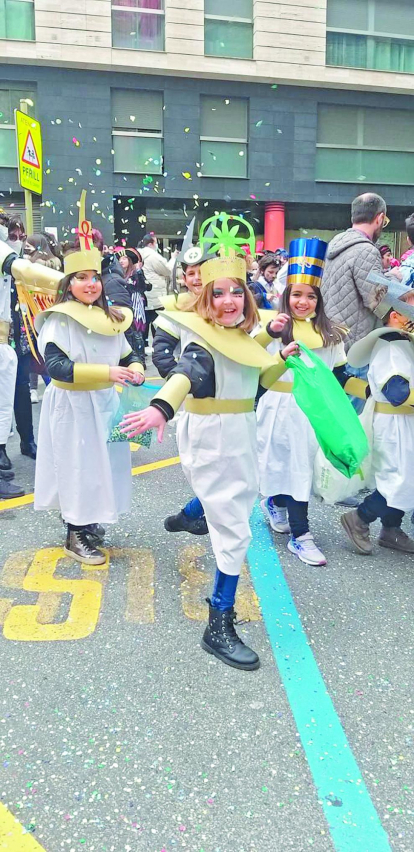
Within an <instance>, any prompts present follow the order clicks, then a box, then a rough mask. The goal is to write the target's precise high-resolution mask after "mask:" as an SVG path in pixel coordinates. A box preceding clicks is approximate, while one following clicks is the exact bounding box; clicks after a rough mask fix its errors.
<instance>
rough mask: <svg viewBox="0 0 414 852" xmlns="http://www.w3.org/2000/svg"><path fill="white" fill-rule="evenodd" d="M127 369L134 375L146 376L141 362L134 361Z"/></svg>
mask: <svg viewBox="0 0 414 852" xmlns="http://www.w3.org/2000/svg"><path fill="white" fill-rule="evenodd" d="M127 369H128V370H132V372H133V373H141V376H143V375H144V368H143V366H142V364H141V362H140V361H133V362H132V364H130V365H129V367H128V368H127Z"/></svg>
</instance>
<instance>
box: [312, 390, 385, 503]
mask: <svg viewBox="0 0 414 852" xmlns="http://www.w3.org/2000/svg"><path fill="white" fill-rule="evenodd" d="M374 409H375V400H374V399H373V397H372V396H370V397H369V398H368V400H367V402H366V403H365V406H364V410H363V412H362V414H360V416H359V420H360V423H361V425H362V427H363V429H364V432H365V434H366V436H367V439H368V443H369V446H370V451H369V453H368V455H367V456H366V458H365V459H364V461H363V462H362V464H361V467H360V469H359V470H358V471H357V473H356V474H355V475H354V476H353V477H352V478H351V479H347V477H346V476H344V475H343V474H342V473H341V472H340V471H339V470H336V468H334V467H333V465H332V464H331V463H330V462H329V461H328V460H327V459H326V458H325V456H324V454H323V452H322V450H321V448H320V447H319V449H318V452H317V453H316V458H315V465H314V469H313V483H312V491H313V493H314V494H315V495H316V497H321V498H322V499H323V500H324V501H325V503H328V504H329V505H331V506H332V505H333V504H334V503H338V502H339V501H340V500H347V499H348V497H355V496H356V494H358V491H360V490H361V488H371V487H372V486H373V482H372V442H373V420H374Z"/></svg>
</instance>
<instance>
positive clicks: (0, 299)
mask: <svg viewBox="0 0 414 852" xmlns="http://www.w3.org/2000/svg"><path fill="white" fill-rule="evenodd" d="M7 225H8V217H7V215H6V214H2V216H1V219H0V239H2V240H3V241H6V240H7V237H8V230H7ZM11 281H12V279H11V275H1V274H0V499H1V500H5V499H10V498H12V497H21V496H22V495H23V494H24V490H23V488H19V487H18V486H17V485H15V484H14V483H13V482H11V481H10V480H12V479H13V478H14V473H13V470H12V463H11V461H10V459H9V457H8V455H7V451H6V444H7V439H8V437H9V434H10V429H11V425H12V417H13V401H14V391H15V385H16V373H17V357H16V353H15V351H14V349H13V348H12V347H11V346H10V345H9V330H10V322H11V313H10V297H11Z"/></svg>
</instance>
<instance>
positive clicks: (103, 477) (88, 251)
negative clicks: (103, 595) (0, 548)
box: [35, 199, 144, 565]
mask: <svg viewBox="0 0 414 852" xmlns="http://www.w3.org/2000/svg"><path fill="white" fill-rule="evenodd" d="M83 205H84V199H83ZM86 233H91V228H90V223H89V222H86V221H85V219H84V213H83V216H82V204H81V222H80V227H79V234H80V237H81V245H82V244H83V248H82V249H81V250H80V251H76V252H73V253H71V254H68V255H67V256H66V257H65V265H64V271H65V277H64V278H63V279H62V280H61V282H60V287H59V295H58V298H57V299H56V301H55V304H54V305H53V307H51V308H49V309H48V310H46V311H43V312H42V313H40V314H38V315H37V317H36V319H35V327H36V331H37V332H38V333H39V338H38V347H39V352H40V354H41V355H42V357H43V358H44V360H45V363H46V367H47V370H48V373H49V375H50V376H51V379H52V381H51V383H50V385H48V387H47V389H46V391H45V395H44V398H43V404H42V411H41V417H40V424H39V437H38V455H37V465H36V479H35V509H37V510H49V509H59V511H60V512H61V515H62V518H63V520H64V521H65V522H66V524H67V527H68V528H67V537H66V546H65V552H66V553H67V554H68V555H70V556H72V557H74V558H75V559H77V560H79V561H81V562H85V563H87V564H91V565H99V564H102V563H103V562H104V561H105V556H104V554H103V553H102V552H101V551H100V550H97V549H96V548H95V547H94V546H93V544H92V541H91V538H90V536H91V532H92V531H91V526H94V525H96V524H106V523H115V522H116V521H117V520H118V515H119V514H122V513H125V512H128V511H129V507H130V497H131V461H130V449H129V444H128V443H108V438H109V435H110V431H111V427H112V421H113V418H114V416H115V414H116V411H117V409H118V405H119V398H118V394H117V392H116V390H115V387H114V383H115V382H117V383H119V384H125V383H126V382H127V381H129V382H134V383H135V382H136V383H137V384H140V383H141V382H142V381H143V379H144V377H143V368H142V365H141V364H140V363H139V362H138V357H137V356H136V355H135V354H134V353H133V352H132V350H131V347H130V346H129V344H128V342H127V340H126V338H125V334H124V332H125V331H126V329H128V328H129V326H130V324H131V320H132V316H131V314H132V312H131V311H130V310H129V309H128V308H123V309H122V312H121V311H120V309H116V308H109V307H108V303H107V301H106V298H105V295H104V291H103V285H102V279H101V277H100V270H101V255H100V252H99V251H98V250H97V249H96V248H94V247H93V245H92V240H91V239H89V238H88V237H87V236H82V235H85V234H86Z"/></svg>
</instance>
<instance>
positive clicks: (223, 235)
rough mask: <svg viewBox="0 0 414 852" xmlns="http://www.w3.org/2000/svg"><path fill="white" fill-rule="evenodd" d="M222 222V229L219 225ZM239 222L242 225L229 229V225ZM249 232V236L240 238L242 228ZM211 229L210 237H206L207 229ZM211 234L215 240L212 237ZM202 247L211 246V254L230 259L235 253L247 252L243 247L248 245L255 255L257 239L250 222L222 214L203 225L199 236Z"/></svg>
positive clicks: (207, 220) (239, 217) (212, 217)
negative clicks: (218, 254)
mask: <svg viewBox="0 0 414 852" xmlns="http://www.w3.org/2000/svg"><path fill="white" fill-rule="evenodd" d="M220 222H221V228H220V226H219V223H220ZM232 222H239V223H240V224H236V225H233V226H232V227H230V228H229V223H232ZM241 225H243V227H244V228H245V229H246V230H247V231H248V236H247V237H246V236H238V234H239V231H240V226H241ZM209 226H211V228H210V236H209V237H206V236H205V233H206V230H207V228H208V227H209ZM211 232H212V233H213V235H214V238H213V239H212V237H211ZM199 242H200V245H201V246H203V245H205V244H206V243H209V244H210V248H209V252H210V254H217V253H220V254H224V255H225V256H226V257H229V256H230V255H231V254H232V253H233V252H240V251H245V249H244V248H243V246H245V245H248V246H249V248H250V251H251V253H252V254H253V255H254V254H255V251H256V239H255V235H254V231H253V228H252V226H251V224H250V222H246V221H245V219H242V218H241V216H228V215H227V213H220V214H219V215H218V216H211V217H210V219H206V220H205V222H203V223H202V225H201V228H200V236H199Z"/></svg>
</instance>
